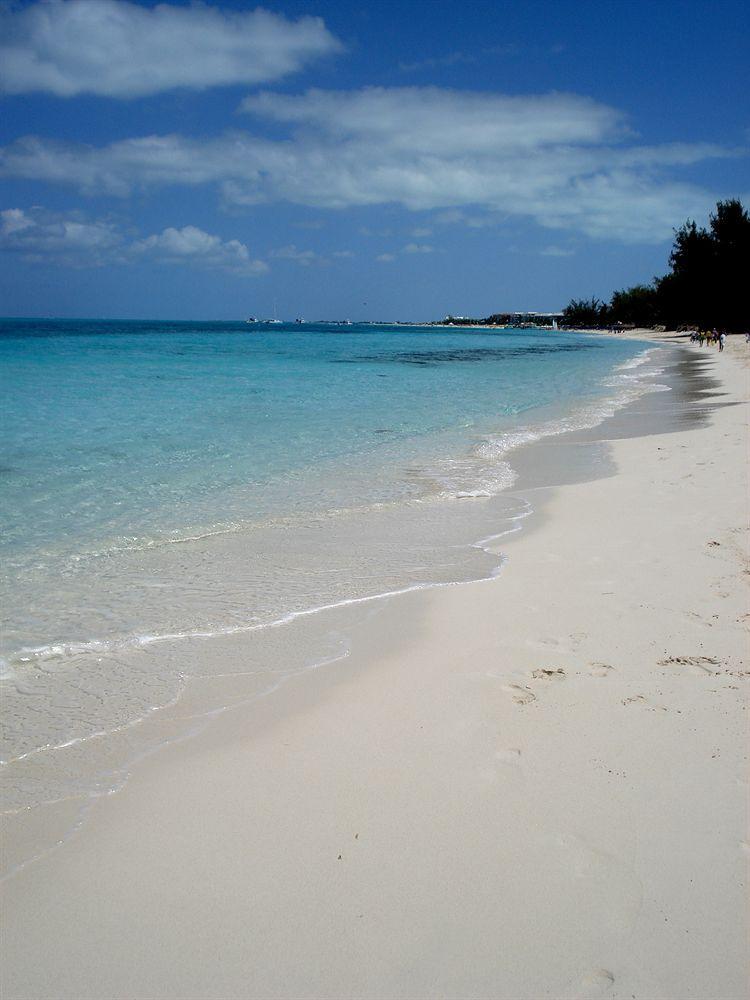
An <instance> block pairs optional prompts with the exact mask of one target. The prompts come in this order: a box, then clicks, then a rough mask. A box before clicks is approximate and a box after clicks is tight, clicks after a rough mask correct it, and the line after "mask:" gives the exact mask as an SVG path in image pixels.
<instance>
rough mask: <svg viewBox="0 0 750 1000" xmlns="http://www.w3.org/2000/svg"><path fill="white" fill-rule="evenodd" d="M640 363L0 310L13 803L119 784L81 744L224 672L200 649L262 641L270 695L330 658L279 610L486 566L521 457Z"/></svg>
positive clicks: (607, 342)
mask: <svg viewBox="0 0 750 1000" xmlns="http://www.w3.org/2000/svg"><path fill="white" fill-rule="evenodd" d="M647 358H648V352H647V345H645V344H642V343H638V342H634V341H618V340H617V339H614V338H600V337H591V336H585V335H581V334H574V333H567V332H558V331H549V330H535V329H524V330H497V331H495V330H469V329H464V330H459V329H442V328H440V329H437V328H416V327H404V326H394V327H391V326H373V325H352V326H338V325H332V324H304V325H278V326H271V327H269V326H263V325H248V324H245V323H208V322H206V323H198V322H196V323H186V322H181V323H167V322H116V321H95V320H85V321H84V320H75V321H73V320H70V321H47V320H3V321H0V378H1V379H2V394H1V396H0V418H1V423H2V441H1V447H2V455H1V456H0V524H1V526H2V536H1V540H0V558H1V562H2V575H1V578H0V604H1V605H2V610H3V616H4V624H3V633H2V680H1V681H0V683H2V685H3V688H4V692H3V694H4V696H3V702H4V706H5V708H4V713H3V714H4V719H3V722H4V738H3V749H2V755H1V756H2V759H3V761H4V762H5V765H6V766H5V771H6V777H7V778H8V782H7V783H6V787H5V794H6V796H7V802H8V803H9V808H14V809H15V808H23V807H24V806H26V805H28V804H33V803H36V802H38V801H52V800H55V799H57V798H62V797H66V796H70V795H84V794H93V793H94V792H96V793H99V792H101V791H103V790H104V791H107V790H111V785H112V782H113V779H112V774H113V773H114V772H115V771H118V773H120V772H121V771H122V768H123V767H124V764H123V763H122V761H121V760H120V761H119V763H118V764H117V767H115V766H114V765H113V766H112V767H111V768H110V769H109V772H108V774H109V777H106V776H103V773H102V770H101V768H99V769H98V770H96V774H94V772H93V771H90V770H87V768H86V767H84V766H83V765H82V764H81V759H82V757H81V754H83V753H84V752H85V746H84V745H85V744H86V743H87V741H91V740H97V741H99V743H101V741H102V740H104V739H106V737H107V736H108V735H109V734H115V733H122V732H123V731H125V730H127V731H128V733H129V737H128V739H129V744H128V746H129V747H130V748H131V749H132V746H133V732H134V730H135V729H136V728H137V726H138V724H139V723H140V721H141V720H143V719H144V718H146V717H148V716H149V715H150V713H153V712H154V711H156V710H158V709H160V708H162V707H163V706H165V705H167V704H172V703H174V702H175V701H176V700H179V698H180V695H181V692H182V691H183V690H184V687H185V684H186V682H187V680H189V679H190V678H191V677H195V676H202V677H209V678H210V677H211V675H212V672H213V671H216V672H218V671H219V667H217V666H216V663H219V662H221V663H223V666H222V667H221V669H222V670H225V669H226V663H225V662H224V661H222V660H221V657H218V658H214V657H212V655H211V653H210V650H211V648H212V647H211V643H210V640H211V639H219V638H221V637H227V636H233V635H239V634H244V635H247V634H252V635H253V636H257V638H258V641H259V643H260V644H259V645H257V655H254V656H253V657H252V662H251V663H249V662H248V660H247V657H245V659H244V660H243V662H242V663H241V664H238V665H237V664H236V665H235V666H234V667H233V669H234V670H236V671H237V672H238V673H242V672H243V671H245V672H246V673H248V674H253V676H256V675H257V676H258V677H259V678H260V679H261V681H260V682H259V685H260V686H259V687H258V690H259V691H260V690H263V691H265V690H267V689H268V679H269V678H270V677H276V678H277V677H278V676H287V675H289V674H291V673H294V671H296V670H299V669H304V668H307V667H309V666H312V665H315V664H316V663H319V662H322V661H324V660H325V659H326V658H331V657H334V658H335V657H336V656H339V655H344V653H343V652H342V650H345V639H343V638H342V636H341V635H340V634H339V633H336V634H335V635H334V633H333V631H332V630H330V629H329V630H328V631H327V632H326V634H325V636H323V635H321V634H319V635H317V636H316V639H315V642H314V643H313V642H312V640H311V638H310V634H308V633H306V634H305V635H304V636H303V635H302V633H301V632H300V630H299V629H298V628H297V629H295V628H291V627H289V628H288V629H287V630H286V632H285V630H284V627H283V626H284V624H285V623H286V624H288V625H289V626H292V625H293V624H294V623H297V624H299V623H300V622H302V621H303V620H306V619H309V618H311V617H313V616H314V614H315V612H317V611H318V610H319V609H321V608H330V607H331V606H335V607H344V606H346V605H356V604H358V603H361V604H365V603H367V602H368V601H370V600H372V599H374V598H375V597H377V596H378V595H384V594H390V593H394V592H398V591H402V590H406V589H410V588H415V587H425V586H432V585H436V584H445V583H451V582H460V581H463V580H471V579H479V578H483V577H488V576H492V575H493V574H495V573H497V572H498V571H499V568H500V565H501V557H500V556H499V555H498V550H497V547H496V546H493V545H490V544H487V543H488V541H489V540H492V539H498V538H501V537H502V535H503V534H504V533H505V532H508V531H514V530H518V528H519V527H520V526H521V524H522V521H523V518H524V517H525V516H526V515H527V514H528V513H529V512H530V509H531V505H530V502H529V500H528V499H527V498H524V497H522V496H520V495H516V494H515V493H514V492H513V483H514V481H515V472H514V468H513V452H514V449H517V448H519V447H521V446H523V445H524V444H525V443H527V442H530V441H534V440H537V439H539V438H542V437H545V436H550V437H554V436H555V435H559V434H560V433H562V432H564V431H567V430H573V429H576V428H583V427H591V426H595V425H596V424H598V423H599V422H601V421H602V420H603V419H604V418H605V417H606V416H608V415H609V414H611V413H612V412H614V410H615V409H617V408H618V407H620V406H623V405H625V404H626V403H628V402H630V401H632V400H633V399H635V398H637V397H638V395H639V394H641V393H642V392H645V391H648V390H649V389H650V388H651V387H652V382H653V377H654V371H653V370H652V366H651V367H650V366H649V364H648V363H647ZM261 639H264V640H268V641H267V642H266V643H265V645H263V643H261V642H260V640H261ZM269 643H270V644H269ZM197 644H199V645H197ZM136 742H137V741H136ZM70 748H75V749H76V754H77V755H78V756H77V758H76V760H77V763H74V764H71V759H72V758H71V754H70V752H68V753H67V755H66V754H64V753H63V751H69V750H70ZM55 753H57V755H58V757H59V758H60V761H61V763H60V764H59V767H57V769H55V767H52V768H50V767H47V768H46V769H45V770H44V774H43V776H40V768H39V761H40V759H44V760H45V761H47V762H49V761H51V760H52V759H53V755H54V754H55ZM118 760H119V758H118ZM30 761H31V762H33V764H34V769H33V771H32V770H29V762H30ZM115 784H116V782H115Z"/></svg>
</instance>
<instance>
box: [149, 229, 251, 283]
mask: <svg viewBox="0 0 750 1000" xmlns="http://www.w3.org/2000/svg"><path fill="white" fill-rule="evenodd" d="M130 249H131V252H132V253H133V254H134V255H136V256H144V255H145V256H150V257H153V258H155V259H157V260H162V261H165V262H166V263H170V264H182V263H188V264H195V265H198V266H200V267H203V268H207V269H209V270H221V271H229V272H230V273H231V274H239V275H257V274H264V273H265V272H266V271H268V265H267V264H266V263H265V261H262V260H253V259H252V258H251V256H250V252H249V250H248V249H247V247H246V246H245V244H244V243H240V241H239V240H227V241H223V240H222V239H221V238H220V237H218V236H213V235H211V233H207V232H205V231H204V230H203V229H198V227H197V226H183V227H182V229H174V228H172V227H169V228H168V229H164V230H162V232H161V233H158V234H154V235H153V236H148V237H146V239H143V240H138V241H136V242H135V243H133V245H132V247H131V248H130Z"/></svg>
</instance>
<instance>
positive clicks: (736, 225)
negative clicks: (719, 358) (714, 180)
mask: <svg viewBox="0 0 750 1000" xmlns="http://www.w3.org/2000/svg"><path fill="white" fill-rule="evenodd" d="M563 323H564V324H565V326H571V327H576V326H578V327H581V326H585V327H597V326H606V327H612V326H618V325H623V326H644V327H647V326H664V327H666V328H667V329H670V330H676V329H679V328H680V327H695V328H697V329H713V328H717V329H720V330H727V331H737V332H738V331H741V330H748V329H750V216H749V215H748V213H747V212H746V210H745V209H744V208H743V206H742V203H741V202H740V201H739V200H738V199H730V200H729V201H720V202H718V203H717V205H716V211H715V212H714V213H713V214H712V215H711V216H710V217H709V225H708V228H707V229H706V228H699V227H698V226H697V225H696V224H695V222H693V221H692V220H688V221H687V222H686V223H685V224H684V225H683V226H682V227H681V228H680V229H678V230H676V232H675V238H674V243H673V245H672V252H671V254H670V255H669V272H668V273H667V274H665V275H664V276H663V277H656V278H654V280H653V281H652V282H651V284H649V285H634V286H633V287H632V288H625V289H622V290H621V291H618V292H615V293H614V294H613V295H612V298H611V299H610V301H609V302H602V301H600V300H599V299H597V298H592V299H573V300H571V302H570V303H569V304H568V306H567V307H566V308H565V309H564V311H563Z"/></svg>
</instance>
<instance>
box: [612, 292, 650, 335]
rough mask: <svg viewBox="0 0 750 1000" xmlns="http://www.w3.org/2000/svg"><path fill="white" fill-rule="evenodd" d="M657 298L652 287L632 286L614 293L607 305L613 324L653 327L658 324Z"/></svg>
mask: <svg viewBox="0 0 750 1000" xmlns="http://www.w3.org/2000/svg"><path fill="white" fill-rule="evenodd" d="M658 300H659V296H658V293H657V290H656V288H655V287H654V286H653V285H634V286H633V287H632V288H625V289H623V290H622V291H619V292H615V293H614V295H613V296H612V301H611V302H610V305H609V318H610V321H611V322H613V323H623V324H626V325H628V324H632V325H633V326H654V325H655V324H656V323H658V322H659V301H658Z"/></svg>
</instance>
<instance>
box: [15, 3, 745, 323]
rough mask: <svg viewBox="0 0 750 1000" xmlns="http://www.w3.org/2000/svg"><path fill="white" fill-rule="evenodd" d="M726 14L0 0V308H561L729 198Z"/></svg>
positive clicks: (735, 81)
mask: <svg viewBox="0 0 750 1000" xmlns="http://www.w3.org/2000/svg"><path fill="white" fill-rule="evenodd" d="M748 50H750V5H748V4H747V3H745V2H735V0H724V2H721V0H717V2H713V3H710V2H697V0H683V2H671V0H661V2H656V3H650V4H644V3H636V2H628V0H622V2H612V0H599V2H592V0H575V2H568V0H554V2H534V0H526V2H521V0H514V2H503V0H495V2H485V0H464V2H457V0H400V2H396V0H379V2H369V3H359V2H357V0H320V2H317V0H304V2H302V0H299V2H288V3H284V2H282V3H266V4H265V5H264V6H263V7H257V6H256V5H255V4H253V3H250V2H245V0H210V2H205V3H186V2H180V0H171V2H169V3H161V4H154V3H152V2H150V0H143V2H126V0H33V2H24V0H22V2H15V0H11V2H4V0H0V315H4V316H50V317H111V318H122V319H129V318H145V319H207V320H211V319H216V320H222V319H226V320H232V319H243V318H245V317H247V316H250V315H255V316H259V317H266V316H272V315H274V313H276V314H277V315H278V316H279V317H280V318H284V319H294V318H296V317H304V318H306V319H308V320H316V319H329V318H330V319H336V318H351V319H353V320H358V319H363V320H364V319H380V320H393V319H403V320H414V321H422V320H432V319H438V318H440V317H442V316H444V315H446V314H448V313H451V314H454V315H470V316H486V315H489V314H490V313H493V312H502V311H506V310H507V311H511V310H513V311H515V310H519V311H520V310H538V311H556V310H558V309H560V308H562V307H563V306H564V305H565V304H566V303H567V302H568V301H569V300H570V299H571V298H574V297H575V298H582V297H586V298H588V297H590V296H594V295H595V296H598V297H599V298H602V299H608V298H609V297H610V295H611V293H612V292H613V291H614V290H616V289H618V288H623V287H628V286H630V285H633V284H636V283H640V282H648V281H650V280H651V279H652V278H653V277H654V275H657V274H662V273H664V272H665V271H666V269H667V266H668V263H667V262H668V257H669V251H670V247H671V243H672V239H673V235H674V229H675V228H676V227H678V226H680V225H681V224H682V223H684V222H685V220H686V219H688V218H693V219H696V220H697V221H698V222H699V223H702V224H705V222H706V221H707V219H708V215H709V213H710V211H711V210H712V208H713V207H714V206H715V204H716V202H717V200H719V199H725V198H731V197H739V198H741V199H742V200H743V202H744V203H745V205H750V97H749V95H750V74H749V72H748V65H749V63H750V60H748V58H747V53H748Z"/></svg>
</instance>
